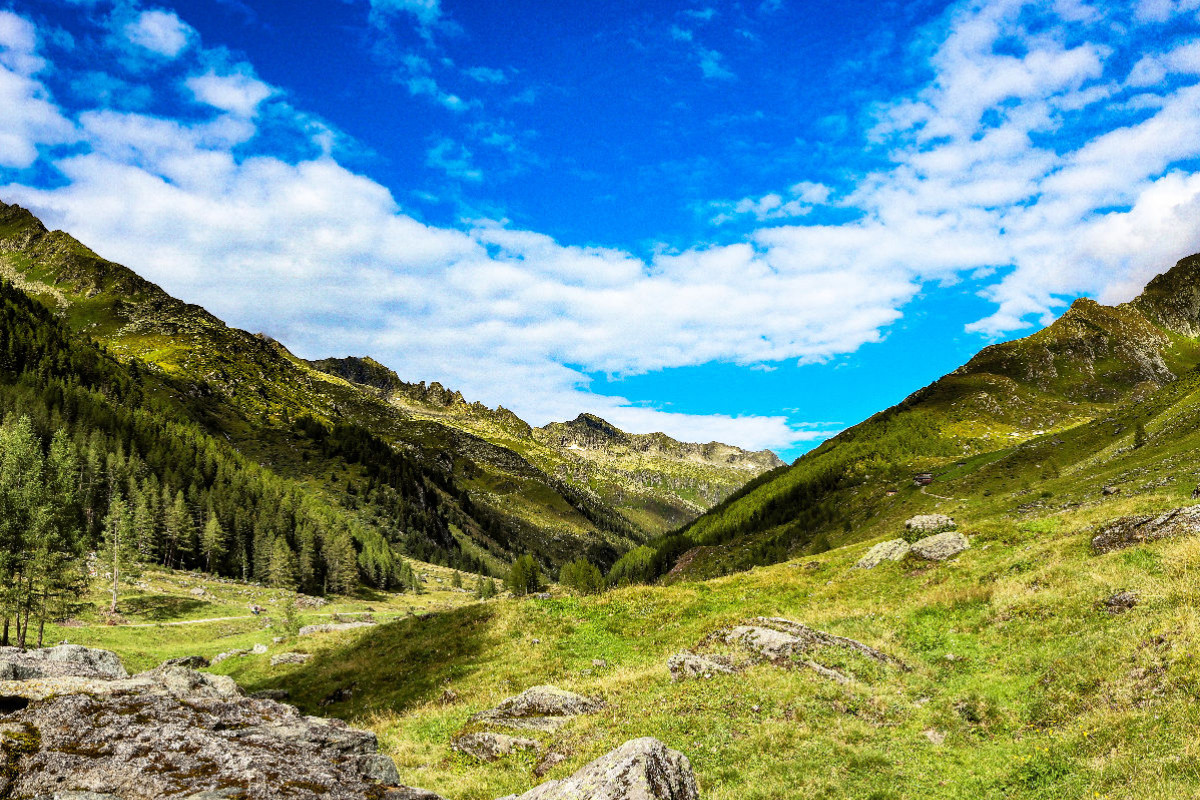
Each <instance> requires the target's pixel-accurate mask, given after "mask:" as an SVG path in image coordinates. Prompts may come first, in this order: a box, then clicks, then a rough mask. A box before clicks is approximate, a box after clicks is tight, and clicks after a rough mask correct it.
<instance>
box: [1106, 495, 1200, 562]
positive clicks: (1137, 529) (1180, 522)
mask: <svg viewBox="0 0 1200 800" xmlns="http://www.w3.org/2000/svg"><path fill="white" fill-rule="evenodd" d="M1196 533H1200V506H1186V507H1184V508H1176V509H1173V510H1171V511H1168V512H1166V513H1165V514H1159V515H1158V516H1149V515H1146V516H1132V517H1120V518H1118V519H1114V520H1113V521H1112V522H1109V523H1107V524H1105V525H1102V526H1101V527H1100V529H1099V532H1098V533H1097V534H1096V535H1095V536H1093V537H1092V548H1093V549H1094V550H1095V551H1096V552H1097V553H1109V552H1112V551H1113V550H1121V549H1123V548H1126V547H1133V546H1134V545H1138V544H1145V543H1146V542H1155V541H1158V540H1159V539H1170V538H1174V537H1176V536H1190V535H1193V534H1196Z"/></svg>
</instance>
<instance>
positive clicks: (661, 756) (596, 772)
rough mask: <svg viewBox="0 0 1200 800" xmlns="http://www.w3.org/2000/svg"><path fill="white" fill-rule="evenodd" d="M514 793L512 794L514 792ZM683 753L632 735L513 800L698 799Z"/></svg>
mask: <svg viewBox="0 0 1200 800" xmlns="http://www.w3.org/2000/svg"><path fill="white" fill-rule="evenodd" d="M514 797H515V796H514ZM699 798H700V791H699V789H697V788H696V778H695V776H694V775H693V773H692V765H691V763H690V762H689V761H688V759H687V756H685V755H684V754H683V753H680V752H678V751H676V750H671V749H669V748H668V747H667V746H666V745H664V744H663V743H662V742H660V741H658V740H657V739H652V738H649V737H647V738H644V739H634V740H632V741H629V742H626V743H625V744H623V745H621V746H620V747H618V748H617V749H616V750H613V751H612V752H611V753H609V754H607V755H604V756H601V757H600V758H598V759H596V760H595V761H593V762H592V763H590V764H588V765H587V766H585V767H584V768H583V769H581V770H579V771H578V772H576V773H575V774H574V775H572V776H571V777H569V778H564V779H563V780H560V781H549V782H547V783H543V784H542V785H540V786H537V787H534V788H533V789H530V790H529V791H528V792H525V793H524V794H522V795H520V796H519V797H516V800H699Z"/></svg>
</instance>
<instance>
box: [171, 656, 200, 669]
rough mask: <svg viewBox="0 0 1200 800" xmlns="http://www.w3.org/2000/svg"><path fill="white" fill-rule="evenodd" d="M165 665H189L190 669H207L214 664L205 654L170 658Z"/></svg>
mask: <svg viewBox="0 0 1200 800" xmlns="http://www.w3.org/2000/svg"><path fill="white" fill-rule="evenodd" d="M162 666H164V667H187V668H188V669H205V668H207V667H211V666H212V664H211V663H210V662H209V660H208V659H207V658H205V657H204V656H184V657H182V658H168V659H167V660H166V661H164V662H163V663H162Z"/></svg>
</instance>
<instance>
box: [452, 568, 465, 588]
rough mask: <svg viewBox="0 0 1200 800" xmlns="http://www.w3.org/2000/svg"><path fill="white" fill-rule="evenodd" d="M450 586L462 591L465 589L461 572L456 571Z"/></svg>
mask: <svg viewBox="0 0 1200 800" xmlns="http://www.w3.org/2000/svg"><path fill="white" fill-rule="evenodd" d="M450 585H451V586H453V587H454V588H455V589H461V588H462V587H463V585H462V573H461V572H459V571H458V570H454V576H453V577H452V578H450Z"/></svg>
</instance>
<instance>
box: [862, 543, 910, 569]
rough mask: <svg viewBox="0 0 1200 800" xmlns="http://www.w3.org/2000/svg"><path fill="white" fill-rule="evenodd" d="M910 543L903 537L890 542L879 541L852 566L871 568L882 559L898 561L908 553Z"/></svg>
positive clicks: (881, 561)
mask: <svg viewBox="0 0 1200 800" xmlns="http://www.w3.org/2000/svg"><path fill="white" fill-rule="evenodd" d="M911 549H912V545H910V544H909V543H908V542H906V541H904V540H903V539H892V540H891V541H890V542H880V543H879V544H877V545H875V546H874V547H872V548H871V549H870V550H868V551H867V554H866V555H865V556H863V557H862V558H860V559H859V560H858V563H857V564H855V565H854V566H856V567H858V568H859V569H873V568H874V567H877V566H879V565H880V564H882V563H883V562H884V561H899V560H900V559H902V558H904V557H905V556H906V555H908V551H909V550H911Z"/></svg>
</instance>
